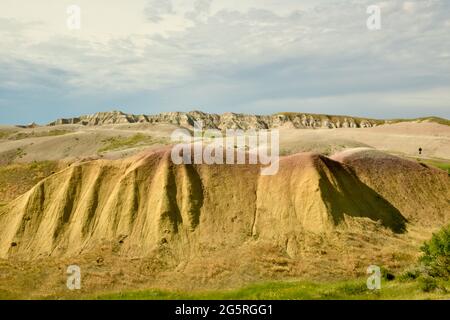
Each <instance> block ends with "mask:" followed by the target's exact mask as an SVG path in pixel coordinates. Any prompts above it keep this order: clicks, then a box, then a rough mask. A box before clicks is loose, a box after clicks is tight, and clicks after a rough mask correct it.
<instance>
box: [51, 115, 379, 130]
mask: <svg viewBox="0 0 450 320" xmlns="http://www.w3.org/2000/svg"><path fill="white" fill-rule="evenodd" d="M194 121H202V123H203V128H205V129H244V130H246V129H270V128H278V127H289V128H369V127H373V126H376V125H377V124H381V123H384V121H380V120H373V119H363V118H354V117H346V116H328V115H315V114H307V113H280V114H274V115H268V116H262V115H245V114H237V113H224V114H222V115H218V114H209V113H204V112H200V111H192V112H166V113H160V114H157V115H132V114H126V113H123V112H120V111H112V112H98V113H95V114H92V115H83V116H80V117H76V118H70V119H58V120H56V121H54V122H52V123H50V124H49V125H51V126H54V125H61V124H82V125H86V126H95V125H106V124H124V123H154V124H157V123H162V124H174V125H181V126H185V127H192V126H193V125H194Z"/></svg>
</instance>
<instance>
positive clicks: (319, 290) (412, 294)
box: [82, 279, 450, 300]
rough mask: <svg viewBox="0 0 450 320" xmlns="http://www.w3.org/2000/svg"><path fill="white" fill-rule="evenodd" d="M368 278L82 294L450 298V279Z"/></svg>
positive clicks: (213, 297) (156, 297) (123, 296)
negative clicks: (426, 283)
mask: <svg viewBox="0 0 450 320" xmlns="http://www.w3.org/2000/svg"><path fill="white" fill-rule="evenodd" d="M365 281H366V280H365V279H361V280H355V281H340V282H335V283H316V282H305V281H278V282H267V283H260V284H253V285H249V286H246V287H244V288H242V289H234V290H217V291H193V292H183V291H164V290H157V289H154V290H144V291H125V292H116V293H104V294H98V295H94V296H86V297H82V298H85V299H101V300H321V299H332V300H374V299H375V300H379V299H382V300H396V299H408V300H409V299H450V293H447V292H445V291H446V290H445V289H443V288H447V290H448V289H450V283H449V282H446V283H444V284H443V285H441V286H442V288H441V289H437V290H435V291H433V292H424V291H423V290H422V289H421V285H420V283H419V282H418V281H406V282H402V281H398V280H395V281H389V282H388V281H383V282H382V286H381V289H380V290H373V291H372V290H368V289H367V286H366V282H365Z"/></svg>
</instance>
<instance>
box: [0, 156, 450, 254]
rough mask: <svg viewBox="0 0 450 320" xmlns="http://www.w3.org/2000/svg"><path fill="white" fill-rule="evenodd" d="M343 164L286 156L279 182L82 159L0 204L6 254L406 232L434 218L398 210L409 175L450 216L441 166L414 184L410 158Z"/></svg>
mask: <svg viewBox="0 0 450 320" xmlns="http://www.w3.org/2000/svg"><path fill="white" fill-rule="evenodd" d="M335 158H336V159H339V160H340V161H342V162H343V163H344V164H343V163H341V162H338V161H335V160H332V159H329V158H327V157H324V156H321V155H317V154H312V153H302V154H297V155H293V156H289V157H284V158H282V159H281V160H280V170H279V172H278V174H277V175H274V176H260V170H259V169H260V168H259V167H258V166H256V165H174V164H173V163H172V161H171V160H170V150H169V149H164V150H161V151H157V152H149V153H146V154H143V155H140V156H135V157H132V158H129V159H125V160H116V161H107V160H96V161H90V162H85V163H79V164H76V165H73V166H71V167H69V168H67V169H65V170H63V171H61V172H58V173H56V174H54V175H52V176H50V177H49V178H47V179H45V180H43V181H41V182H40V183H38V184H37V185H36V186H35V187H34V188H32V189H31V190H30V191H29V192H27V193H26V194H24V195H22V196H21V197H19V198H17V199H16V200H14V201H12V202H11V203H10V204H8V205H7V206H5V207H2V208H0V234H1V235H2V236H1V238H0V257H2V258H8V257H17V258H20V259H35V258H38V257H45V256H52V257H61V256H76V255H78V254H80V253H85V252H89V251H90V250H94V249H95V248H100V247H102V246H107V247H108V248H112V250H113V252H114V253H115V254H117V255H123V256H132V257H145V256H150V255H152V254H153V253H155V252H157V251H158V250H161V249H164V250H169V251H170V252H171V253H172V255H174V256H177V257H183V256H189V255H190V254H195V252H198V251H199V250H203V249H202V248H205V247H208V248H230V250H232V248H235V247H239V246H241V245H243V244H245V243H248V242H249V241H250V242H251V241H257V240H259V239H263V240H270V241H272V242H274V243H277V244H283V246H284V245H285V246H286V248H287V250H288V251H289V250H291V251H292V250H294V251H295V250H296V249H295V248H297V247H298V243H299V242H301V239H302V238H303V237H304V235H305V234H307V233H314V234H326V233H329V232H332V231H333V230H334V229H335V227H336V226H339V225H343V226H346V224H347V221H348V220H349V219H350V220H351V219H353V218H368V219H371V220H373V221H378V222H380V223H381V224H382V225H383V226H385V227H386V228H388V229H390V230H391V231H393V232H396V233H402V232H404V231H405V230H406V226H407V224H406V223H407V221H408V220H409V219H410V218H415V221H416V222H423V221H428V220H429V217H430V216H427V215H425V214H426V213H428V211H427V210H423V212H422V211H421V210H422V209H423V208H422V207H420V209H419V210H417V212H416V213H415V214H413V213H411V212H410V211H409V210H408V207H405V208H406V209H405V210H406V211H405V212H406V215H405V213H404V212H403V211H402V206H398V205H397V204H402V203H403V202H402V200H401V199H402V197H404V196H406V195H405V194H401V193H400V194H396V193H397V192H398V191H399V190H403V191H405V192H406V191H409V192H410V191H411V188H409V189H408V186H409V185H407V186H406V187H405V186H404V184H405V182H404V181H402V180H400V179H398V177H399V176H398V175H401V174H403V175H404V176H405V178H406V177H408V179H410V180H408V181H412V182H418V181H421V180H420V179H422V178H423V177H429V179H428V180H427V184H426V185H423V186H417V188H418V189H414V190H419V191H420V192H421V194H420V197H427V199H428V201H429V202H428V207H429V206H432V207H433V208H434V209H436V211H435V213H433V214H434V215H437V216H439V217H441V218H442V219H444V220H445V219H447V220H448V218H449V215H450V214H449V212H448V206H446V203H445V202H443V201H442V199H443V197H445V196H447V199H448V193H449V190H450V188H449V181H448V178H445V177H444V176H443V175H442V174H441V172H438V170H433V169H429V168H424V167H422V166H420V165H419V167H420V168H419V167H417V168H416V167H415V168H416V169H420V170H419V171H418V173H417V174H418V176H417V177H415V178H411V177H412V176H414V174H412V173H411V172H403V171H402V170H403V168H404V166H405V163H404V160H401V159H394V160H392V163H390V165H389V166H387V167H386V164H385V163H384V162H383V163H378V162H377V161H378V160H377V161H375V160H373V159H372V158H373V157H359V158H358V157H356V158H354V157H350V158H347V157H339V156H336V157H335ZM349 159H350V160H349ZM367 159H368V160H367ZM373 161H375V162H373ZM383 161H385V160H383ZM366 162H367V163H366ZM345 163H350V164H351V165H352V166H351V167H350V166H349V165H347V164H345ZM353 164H354V165H355V166H354V167H353ZM378 165H380V167H379V168H378V169H377V168H376V166H378ZM355 168H356V169H355ZM374 170H380V171H382V172H383V174H382V175H381V178H380V176H379V174H378V172H376V171H374ZM386 170H387V171H386ZM386 172H389V174H395V175H397V176H395V177H394V178H391V177H392V176H390V175H389V174H386ZM402 172H403V173H402ZM361 177H362V178H361ZM360 178H361V180H360ZM383 179H384V180H383ZM411 179H412V180H411ZM433 179H437V180H436V181H438V182H436V181H434V180H433ZM446 179H447V180H446ZM373 181H385V183H388V186H389V188H391V189H393V190H396V191H395V193H390V191H389V190H384V189H383V188H384V187H387V186H386V185H384V184H383V183H384V182H380V184H376V183H373ZM433 181H434V182H433ZM409 187H411V186H409ZM436 188H442V190H441V192H443V193H442V195H435V194H433V193H435V192H436ZM409 195H410V193H409V194H408V196H409ZM433 217H434V216H433ZM292 248H294V249H292Z"/></svg>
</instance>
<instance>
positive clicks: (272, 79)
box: [0, 0, 450, 105]
mask: <svg viewBox="0 0 450 320" xmlns="http://www.w3.org/2000/svg"><path fill="white" fill-rule="evenodd" d="M78 2H79V5H80V7H81V9H82V29H81V30H80V31H70V30H68V29H67V28H66V23H65V19H66V18H67V15H66V11H65V8H66V6H67V5H69V4H72V2H71V1H66V0H64V1H58V2H55V1H50V0H41V1H39V2H37V1H36V2H33V1H25V0H2V2H1V4H0V12H1V13H0V67H3V69H5V65H7V66H8V70H10V72H9V73H8V74H4V75H2V76H1V77H0V89H1V88H4V89H5V88H11V86H12V84H14V86H20V85H22V86H29V85H33V83H34V84H35V85H39V84H37V83H36V79H40V77H41V78H46V79H49V81H50V83H53V81H55V79H59V80H60V85H66V86H67V88H68V89H67V90H71V91H79V92H96V91H97V90H103V91H110V92H114V93H117V92H126V93H133V92H140V91H148V90H151V91H152V92H156V93H158V92H160V94H167V91H166V90H169V89H172V92H173V94H174V95H175V91H176V90H179V91H178V92H182V93H183V94H186V92H188V91H189V90H191V91H192V92H196V90H197V89H198V86H201V85H205V84H211V83H213V84H215V85H217V87H220V88H221V89H220V90H219V91H212V92H203V93H204V94H210V100H211V101H212V102H213V101H218V100H219V99H223V97H224V96H227V95H229V94H230V92H229V90H234V94H235V96H236V97H240V98H241V100H240V102H239V101H238V102H236V101H234V100H233V103H235V102H236V103H237V104H241V105H242V104H244V103H249V104H251V103H253V102H255V101H259V100H264V99H270V97H268V95H270V94H275V95H284V96H285V97H286V99H291V96H292V97H294V100H298V101H303V99H310V98H311V97H310V96H311V95H313V96H320V95H323V96H324V97H325V96H326V97H333V96H336V95H335V93H336V92H339V96H342V95H345V94H348V95H351V94H358V95H359V94H361V95H363V94H368V95H369V94H373V93H374V92H376V93H377V94H381V93H382V92H386V94H392V91H396V90H397V91H398V92H403V91H404V90H405V89H407V90H419V91H420V90H422V91H423V90H432V88H435V87H439V86H442V85H443V84H444V83H446V82H448V81H449V77H450V76H449V74H450V60H449V59H448V58H447V57H448V52H449V50H450V49H449V46H448V43H450V33H449V32H448V21H449V20H448V15H446V14H445V12H447V13H448V12H449V11H450V10H449V9H450V4H449V3H448V2H447V1H446V0H430V1H400V0H392V1H384V2H378V4H379V5H380V6H381V8H382V9H381V14H382V29H381V30H380V31H377V32H369V31H368V30H367V29H366V19H367V14H366V8H367V5H369V4H373V1H369V0H351V1H345V2H343V1H331V0H320V1H312V0H311V1H309V0H308V1H302V2H301V3H299V1H297V0H277V1H275V0H267V1H257V0H248V1H240V0H239V1H238V0H228V1H225V0H220V1H219V0H188V1H186V0H151V1H148V0H136V1H133V3H132V4H131V3H130V2H129V1H125V0H121V1H114V2H111V1H106V0H96V1H88V0H79V1H78ZM21 62H24V63H25V64H23V63H21ZM24 65H26V66H28V67H29V70H27V69H26V68H25V69H24V67H23V66H24ZM36 70H40V71H39V72H40V77H39V76H37V74H36ZM45 70H53V71H54V72H47V71H45ZM55 70H58V72H56V71H55ZM15 74H16V75H20V81H17V80H16V79H14V77H13V75H15ZM16 78H17V77H16ZM41 83H42V81H41ZM43 83H46V82H45V81H44V82H43ZM231 88H232V89H231ZM239 88H245V90H246V92H244V91H243V90H244V89H241V91H242V92H241V91H239V90H240V89H239ZM201 91H202V90H200V92H201ZM380 92H381V93H380ZM258 93H259V95H260V96H258ZM180 95H181V93H180ZM398 97H403V99H404V101H408V102H411V100H410V99H407V98H406V97H405V96H403V95H401V94H400V95H398ZM442 97H443V98H445V96H442ZM194 98H197V97H196V96H195V97H194ZM252 99H253V100H252ZM326 99H328V98H326ZM181 100H183V99H181ZM252 101H253V102H252ZM324 101H325V100H324ZM326 101H329V103H332V100H326ZM391 101H394V100H391ZM395 101H397V102H396V103H398V104H401V103H400V100H398V99H397V100H395ZM191 103H193V104H195V103H196V101H192V102H191ZM213 103H214V104H217V103H216V102H213ZM411 103H412V102H411Z"/></svg>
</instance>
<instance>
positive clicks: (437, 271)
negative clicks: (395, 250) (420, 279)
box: [420, 225, 450, 279]
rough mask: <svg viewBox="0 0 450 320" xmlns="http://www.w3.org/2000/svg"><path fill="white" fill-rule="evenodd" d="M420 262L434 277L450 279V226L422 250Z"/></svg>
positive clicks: (436, 235)
mask: <svg viewBox="0 0 450 320" xmlns="http://www.w3.org/2000/svg"><path fill="white" fill-rule="evenodd" d="M421 250H422V252H423V256H422V257H421V259H420V261H421V262H422V263H423V264H424V265H425V267H426V268H427V269H428V270H429V274H430V276H432V277H440V278H444V279H449V278H450V225H449V226H447V227H444V228H443V229H442V230H440V231H439V232H438V233H435V234H433V237H432V238H431V240H429V241H427V242H425V244H424V245H423V246H422V248H421Z"/></svg>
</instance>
